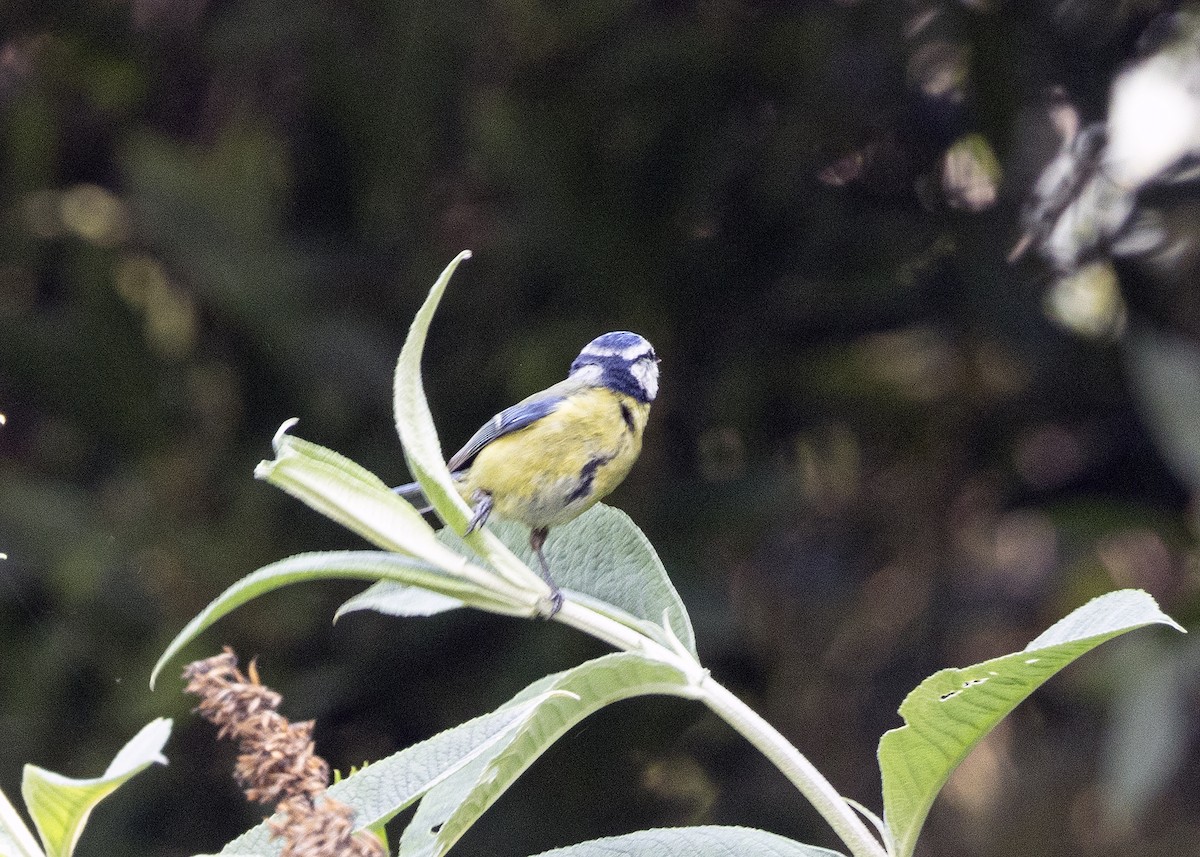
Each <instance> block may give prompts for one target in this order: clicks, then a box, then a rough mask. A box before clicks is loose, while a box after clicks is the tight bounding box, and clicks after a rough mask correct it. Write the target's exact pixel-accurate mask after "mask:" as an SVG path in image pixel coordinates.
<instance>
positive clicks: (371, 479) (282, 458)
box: [254, 420, 461, 569]
mask: <svg viewBox="0 0 1200 857" xmlns="http://www.w3.org/2000/svg"><path fill="white" fill-rule="evenodd" d="M294 424H295V421H294V420H288V421H287V422H286V423H284V424H283V425H282V426H281V427H280V429H279V431H278V432H277V433H276V435H275V440H274V441H273V444H274V447H275V458H274V459H272V460H270V461H262V462H260V463H259V465H258V467H256V468H255V469H254V475H255V476H256V477H258V478H259V479H263V480H266V481H267V482H270V483H271V484H272V485H275V486H276V487H278V488H282V489H283V490H284V491H286V492H287V493H289V494H291V495H292V496H293V497H295V498H297V499H298V500H301V501H302V502H304V503H305V504H306V505H307V506H310V507H311V508H313V509H315V510H316V511H318V512H320V513H321V514H323V515H325V516H326V517H327V518H330V519H332V520H334V521H337V522H338V523H339V524H341V525H342V526H344V527H346V528H348V529H350V530H353V531H354V532H356V533H358V534H359V535H360V536H362V537H363V538H364V539H366V540H367V541H369V542H371V543H372V544H374V545H376V546H378V547H381V548H384V549H386V550H390V551H396V552H398V553H406V554H409V555H411V556H415V557H420V558H422V559H424V560H426V561H427V562H429V563H430V564H431V565H435V566H438V567H440V568H446V569H450V568H454V567H456V566H457V565H458V564H460V563H461V560H460V559H459V558H458V557H457V556H455V555H453V554H451V553H450V552H448V551H447V550H446V549H445V548H444V547H443V546H442V545H441V543H440V542H438V541H437V539H436V538H434V533H433V527H431V526H429V524H428V522H426V520H425V519H424V518H422V517H421V514H420V513H419V512H418V511H417V510H416V509H414V508H413V507H412V504H411V503H409V502H408V501H406V500H404V499H402V498H401V497H399V496H398V495H397V494H396V493H395V492H394V491H392V490H390V489H389V488H388V487H387V486H386V485H385V484H383V482H382V480H380V479H379V477H378V476H376V475H375V474H374V473H371V472H370V471H369V470H367V469H366V468H364V467H362V466H360V465H358V464H355V463H354V462H353V461H351V460H350V459H349V458H346V457H345V456H344V455H339V454H338V453H336V452H334V451H333V450H331V449H326V448H325V447H323V446H319V445H317V444H315V443H310V442H309V441H306V440H301V439H300V438H298V437H293V436H292V435H290V434H287V430H288V429H289V428H291V426H292V425H294Z"/></svg>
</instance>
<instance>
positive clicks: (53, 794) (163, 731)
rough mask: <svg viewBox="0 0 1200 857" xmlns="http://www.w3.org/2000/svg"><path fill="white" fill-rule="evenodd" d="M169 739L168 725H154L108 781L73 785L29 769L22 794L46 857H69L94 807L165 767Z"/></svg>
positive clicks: (133, 742)
mask: <svg viewBox="0 0 1200 857" xmlns="http://www.w3.org/2000/svg"><path fill="white" fill-rule="evenodd" d="M170 734H171V721H170V720H166V719H164V718H159V719H158V720H154V721H151V722H150V723H148V724H146V726H144V727H142V730H141V731H140V732H138V734H137V735H135V736H134V737H133V738H132V739H130V741H129V743H128V744H126V745H125V746H124V747H123V748H122V749H121V751H120V752H119V753H117V755H116V758H114V759H113V761H112V763H111V764H110V765H109V766H108V769H107V770H106V771H105V772H104V775H103V776H101V777H97V778H95V779H88V780H75V779H71V778H70V777H64V776H62V775H61V774H56V773H54V772H53V771H47V770H45V769H44V768H39V767H37V766H35V765H26V766H25V775H24V777H23V778H22V780H21V794H22V795H23V796H24V798H25V806H26V807H27V808H28V809H29V814H30V815H31V816H32V817H33V823H34V825H35V826H36V827H37V830H38V834H39V835H40V836H41V838H42V845H43V847H45V849H46V854H47V855H48V857H70V854H71V853H72V852H73V851H74V850H75V844H76V843H77V842H78V841H79V836H80V834H81V833H82V832H83V827H84V825H85V824H86V823H87V820H88V816H89V815H91V812H92V810H93V809H94V808H95V806H96V804H98V803H100V801H102V800H103V799H104V798H106V797H108V795H110V794H112V793H113V792H114V791H116V790H117V789H118V788H119V787H120V786H121V785H122V784H124V783H125V782H126V781H128V780H129V779H130V778H131V777H133V776H134V775H136V774H138V773H140V772H141V771H143V770H145V769H146V768H147V767H149V766H150V765H152V764H155V763H158V764H161V765H165V764H166V763H167V760H166V757H164V756H163V754H162V748H163V746H164V745H165V744H166V743H167V738H168V737H169V736H170Z"/></svg>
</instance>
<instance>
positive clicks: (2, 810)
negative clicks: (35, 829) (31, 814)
mask: <svg viewBox="0 0 1200 857" xmlns="http://www.w3.org/2000/svg"><path fill="white" fill-rule="evenodd" d="M0 857H45V852H43V851H42V849H41V848H39V847H38V844H37V840H36V839H34V838H33V834H32V833H30V832H29V828H28V827H26V826H25V822H24V821H22V820H21V816H20V815H18V814H17V810H16V807H14V806H13V805H12V804H11V803H10V802H9V800H8V797H7V796H6V795H5V794H4V792H0Z"/></svg>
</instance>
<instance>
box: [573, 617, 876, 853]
mask: <svg viewBox="0 0 1200 857" xmlns="http://www.w3.org/2000/svg"><path fill="white" fill-rule="evenodd" d="M554 618H555V620H557V621H559V622H562V623H564V624H566V625H570V626H571V627H573V628H577V629H578V630H580V631H583V632H584V633H586V634H590V635H591V636H593V637H596V638H597V639H599V640H603V641H604V642H606V643H608V644H609V645H611V646H615V647H616V648H618V649H621V650H623V651H628V652H637V653H638V654H641V655H644V656H645V657H648V658H653V659H655V660H658V661H661V662H663V663H666V664H670V665H671V666H674V667H676V668H677V669H679V670H680V671H681V672H682V673H683V674H684V675H686V676H688V677H689V679H690V683H689V688H688V689H687V690H686V691H685V692H682V693H680V694H679V695H680V696H684V697H687V698H689V699H696V700H699V701H700V702H703V703H704V704H705V705H707V706H708V708H709V709H710V710H711V711H712V712H713V713H715V714H716V715H717V716H718V717H720V718H721V719H722V720H724V721H725V722H726V723H728V724H729V725H730V726H732V727H733V728H734V730H736V731H737V732H738V733H739V734H741V735H742V737H744V738H745V739H746V740H748V741H749V742H750V743H751V744H753V745H754V746H755V747H756V748H757V749H758V750H759V751H760V752H761V753H762V754H763V755H764V756H766V757H767V758H768V759H769V760H770V761H771V763H772V764H774V765H775V767H777V768H779V770H780V771H781V772H783V775H784V776H785V777H787V778H788V780H789V781H790V782H791V783H792V785H794V786H795V787H796V788H797V789H799V790H800V793H801V794H802V795H804V797H805V798H807V799H808V801H809V803H811V804H812V805H813V806H814V807H815V808H816V810H817V812H819V813H820V814H821V817H822V818H824V819H825V820H826V821H827V822H828V823H829V826H830V827H832V828H833V830H834V832H835V833H836V834H837V835H838V836H839V837H840V838H841V840H842V842H844V843H845V844H846V847H847V848H849V849H850V853H851V854H852V855H854V857H888V854H887V851H886V850H885V849H884V848H883V846H882V845H880V844H879V840H877V839H876V838H875V836H874V835H873V834H872V833H871V831H870V829H869V828H868V827H867V826H866V824H864V823H863V821H862V819H861V818H860V817H859V815H858V813H857V812H855V810H854V809H853V808H852V807H851V806H850V804H849V803H848V802H847V801H846V800H845V799H844V798H843V797H842V796H841V795H840V794H838V792H837V790H836V789H835V788H834V787H833V785H832V784H831V783H830V782H829V780H827V779H825V777H824V775H822V774H821V772H820V771H818V770H817V769H816V768H815V767H814V766H813V764H812V762H810V761H808V759H807V758H805V756H804V754H802V753H801V752H800V751H799V750H797V749H796V748H795V747H794V746H793V745H792V744H791V743H790V742H789V741H788V740H787V739H786V738H784V737H783V735H781V734H780V733H779V731H778V730H777V729H775V727H773V726H772V725H771V724H770V723H768V722H767V721H766V720H764V719H763V718H762V717H760V716H759V715H758V714H757V713H756V712H755V711H754V710H753V709H752V708H750V707H749V706H748V705H746V703H744V702H742V701H741V700H740V699H738V698H737V697H736V696H734V695H733V694H732V693H731V692H730V691H729V690H728V689H727V688H725V687H724V686H723V685H722V684H720V683H719V682H717V681H715V680H714V679H713V678H712V677H711V676H710V675H709V673H708V670H706V669H704V668H703V667H702V666H700V664H699V663H698V662H697V661H696V660H695V659H694V658H692V657H691V656H690V655H688V654H687V652H685V651H682V650H672V649H669V648H667V647H666V646H663V645H662V644H661V643H659V642H657V641H655V640H652V639H650V638H649V637H647V636H646V635H645V634H643V633H641V632H640V631H638V630H636V629H634V628H630V627H628V626H626V625H622V624H621V623H620V622H616V621H614V620H613V619H610V618H609V617H607V616H603V615H601V614H600V613H597V612H596V611H594V610H592V609H591V608H589V607H586V606H584V605H582V604H579V603H577V602H573V601H571V600H570V599H568V600H567V601H566V602H564V603H563V606H562V610H560V611H559V612H558V614H557V615H556V616H555V617H554Z"/></svg>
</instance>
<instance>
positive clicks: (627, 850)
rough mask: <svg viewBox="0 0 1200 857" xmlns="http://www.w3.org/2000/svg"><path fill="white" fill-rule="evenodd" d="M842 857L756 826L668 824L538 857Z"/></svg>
mask: <svg viewBox="0 0 1200 857" xmlns="http://www.w3.org/2000/svg"><path fill="white" fill-rule="evenodd" d="M734 854H753V855H755V857H841V855H839V854H838V852H836V851H830V850H829V849H827V848H817V847H816V846H813V845H803V844H801V843H799V842H794V841H792V840H791V839H784V838H783V837H782V836H776V835H775V834H774V833H767V832H766V831H765V830H756V829H755V828H752V827H717V826H715V825H709V826H703V827H664V828H657V829H654V830H639V831H638V832H637V833H627V834H625V835H624V836H607V837H605V838H604V839H593V840H591V841H590V842H580V843H579V844H578V845H568V846H567V847H566V848H555V849H554V850H552V851H543V852H542V853H541V854H538V855H536V857H730V855H734Z"/></svg>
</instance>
